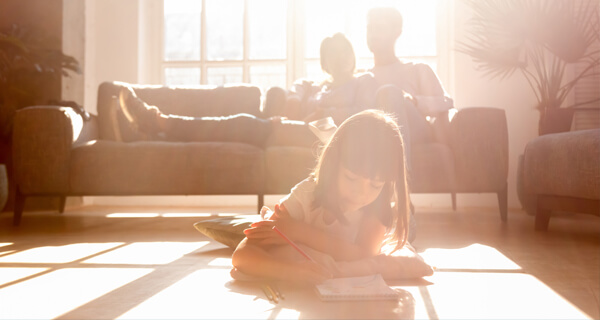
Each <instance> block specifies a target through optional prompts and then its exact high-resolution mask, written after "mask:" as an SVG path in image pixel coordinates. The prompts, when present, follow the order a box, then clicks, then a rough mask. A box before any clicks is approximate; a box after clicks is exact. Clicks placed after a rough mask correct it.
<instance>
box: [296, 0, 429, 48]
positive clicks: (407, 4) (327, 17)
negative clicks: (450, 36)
mask: <svg viewBox="0 0 600 320" xmlns="http://www.w3.org/2000/svg"><path fill="white" fill-rule="evenodd" d="M437 1H438V0H419V1H413V0H371V1H364V0H346V1H344V5H343V6H340V5H339V3H338V2H336V1H327V0H306V1H304V5H305V8H304V11H305V15H306V21H305V26H306V29H305V38H306V44H305V58H308V59H314V58H318V57H319V47H320V45H321V41H322V40H323V39H324V38H325V37H328V36H331V35H333V34H334V33H336V32H342V33H344V34H345V35H346V36H347V37H348V39H350V42H352V46H353V47H354V51H355V52H356V56H357V57H358V58H367V57H372V53H371V52H370V51H369V49H368V47H367V40H366V16H367V12H368V10H369V9H370V8H372V7H395V8H397V9H398V10H399V11H400V13H401V14H402V17H403V33H402V35H401V36H400V38H399V40H398V41H397V42H396V54H397V55H398V56H435V55H436V54H437V52H436V32H435V30H436V5H437Z"/></svg>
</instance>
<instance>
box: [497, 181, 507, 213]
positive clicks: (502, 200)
mask: <svg viewBox="0 0 600 320" xmlns="http://www.w3.org/2000/svg"><path fill="white" fill-rule="evenodd" d="M497 195H498V206H499V207H500V220H502V222H506V221H507V220H508V184H506V185H505V186H504V188H503V189H502V190H501V191H500V192H498V194H497Z"/></svg>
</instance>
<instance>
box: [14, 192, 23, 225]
mask: <svg viewBox="0 0 600 320" xmlns="http://www.w3.org/2000/svg"><path fill="white" fill-rule="evenodd" d="M23 208H25V195H24V194H23V193H21V189H20V188H19V186H17V188H16V191H15V209H14V210H15V211H14V212H13V226H18V225H20V224H21V216H22V215H23Z"/></svg>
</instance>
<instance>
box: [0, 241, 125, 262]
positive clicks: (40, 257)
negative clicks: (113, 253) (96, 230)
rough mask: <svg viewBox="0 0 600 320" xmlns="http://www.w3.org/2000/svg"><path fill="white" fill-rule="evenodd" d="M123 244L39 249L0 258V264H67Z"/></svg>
mask: <svg viewBox="0 0 600 320" xmlns="http://www.w3.org/2000/svg"><path fill="white" fill-rule="evenodd" d="M122 244H123V243H122V242H109V243H74V244H67V245H64V246H48V247H38V248H32V249H29V250H25V251H21V252H16V253H13V254H9V255H6V256H2V257H0V263H2V262H15V263H67V262H72V261H75V260H79V259H83V258H85V257H88V256H90V255H93V254H97V253H99V252H102V251H105V250H108V249H112V248H114V247H116V246H119V245H122Z"/></svg>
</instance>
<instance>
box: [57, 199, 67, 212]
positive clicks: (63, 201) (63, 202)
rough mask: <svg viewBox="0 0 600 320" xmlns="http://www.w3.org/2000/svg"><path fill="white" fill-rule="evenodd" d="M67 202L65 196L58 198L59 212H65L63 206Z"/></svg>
mask: <svg viewBox="0 0 600 320" xmlns="http://www.w3.org/2000/svg"><path fill="white" fill-rule="evenodd" d="M66 204H67V196H60V197H59V198H58V212H59V213H64V212H65V206H66Z"/></svg>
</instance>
